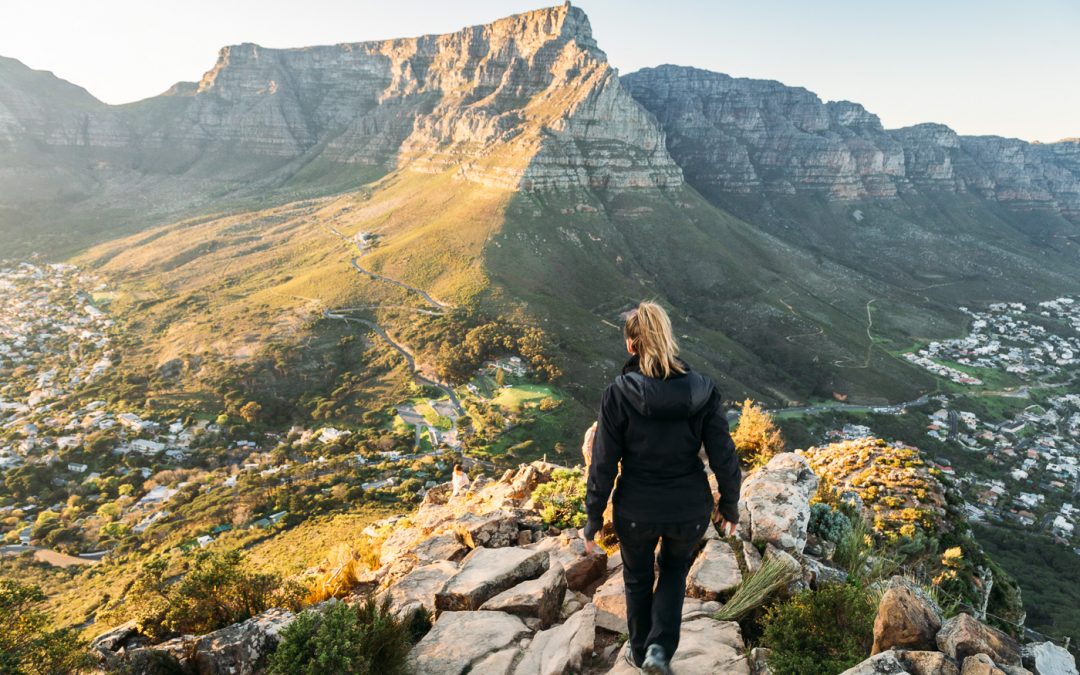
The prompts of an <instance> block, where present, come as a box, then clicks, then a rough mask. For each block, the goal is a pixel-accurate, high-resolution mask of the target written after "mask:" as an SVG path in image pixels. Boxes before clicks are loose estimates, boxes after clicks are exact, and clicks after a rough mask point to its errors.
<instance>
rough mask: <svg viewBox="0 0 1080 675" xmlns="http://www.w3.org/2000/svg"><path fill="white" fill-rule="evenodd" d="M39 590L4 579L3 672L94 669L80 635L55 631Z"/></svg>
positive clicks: (0, 588) (48, 674)
mask: <svg viewBox="0 0 1080 675" xmlns="http://www.w3.org/2000/svg"><path fill="white" fill-rule="evenodd" d="M44 601H45V594H44V593H42V592H41V589H40V588H38V587H37V586H28V585H25V584H21V583H19V582H17V581H14V580H11V579H0V672H3V673H10V674H11V675H23V674H25V675H31V674H33V675H38V674H41V675H54V674H55V675H60V674H61V673H73V672H77V671H80V670H82V669H83V668H88V667H89V666H90V655H89V653H88V652H86V651H85V647H86V645H85V644H84V643H83V642H82V641H81V640H80V639H79V637H78V634H77V633H75V632H74V631H72V630H69V629H60V630H52V629H50V628H49V626H51V625H52V624H53V619H52V618H51V617H50V616H49V615H48V614H46V613H45V612H43V611H41V609H40V608H39V605H41V603H43V602H44Z"/></svg>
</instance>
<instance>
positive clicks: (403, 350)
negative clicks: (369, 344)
mask: <svg viewBox="0 0 1080 675" xmlns="http://www.w3.org/2000/svg"><path fill="white" fill-rule="evenodd" d="M343 311H347V310H333V311H332V310H329V309H328V310H325V311H324V312H323V316H325V317H326V318H327V319H338V320H340V321H344V322H346V323H348V322H349V321H356V322H358V323H362V324H364V325H365V326H367V327H368V328H370V329H371V330H373V331H375V333H376V334H377V335H378V336H379V337H381V338H382V339H383V340H385V341H386V343H387V344H388V345H390V346H391V347H393V348H394V349H395V350H397V352H398V353H399V354H401V355H402V356H403V357H405V362H406V363H408V364H409V370H411V371H412V375H413V379H415V380H416V381H417V382H419V383H420V384H426V385H430V386H432V387H436V388H438V389H440V390H442V391H443V392H445V393H446V395H447V396H448V397H450V404H451V405H452V406H454V410H455V411H456V412H457V414H458V415H464V414H465V411H464V409H463V408H462V407H461V402H460V401H458V397H457V394H455V393H454V390H453V388H452V387H450V385H448V384H445V383H443V382H439V381H437V380H432V379H430V378H428V377H425V376H423V375H421V374H420V371H419V369H418V368H417V367H416V357H415V356H413V353H412V350H410V349H409V348H408V347H406V346H405V345H403V344H401V343H399V342H396V341H395V340H394V339H393V338H392V337H390V335H388V334H387V332H386V329H384V328H383V327H382V326H380V325H379V324H377V323H375V322H374V321H372V320H370V319H361V318H359V317H353V316H345V315H344V314H341V313H340V312H343Z"/></svg>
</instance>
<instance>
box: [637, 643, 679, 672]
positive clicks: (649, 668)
mask: <svg viewBox="0 0 1080 675" xmlns="http://www.w3.org/2000/svg"><path fill="white" fill-rule="evenodd" d="M641 672H642V673H645V675H675V673H674V672H673V671H672V670H671V664H669V663H668V659H667V654H665V653H664V648H663V647H661V646H660V645H649V648H648V649H646V650H645V661H644V662H643V663H642V664H641Z"/></svg>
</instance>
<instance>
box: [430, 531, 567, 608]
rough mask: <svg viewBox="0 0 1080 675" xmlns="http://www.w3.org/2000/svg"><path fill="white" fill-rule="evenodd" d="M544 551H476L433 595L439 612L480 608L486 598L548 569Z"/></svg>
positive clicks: (514, 548)
mask: <svg viewBox="0 0 1080 675" xmlns="http://www.w3.org/2000/svg"><path fill="white" fill-rule="evenodd" d="M548 564H549V563H548V554H547V551H530V550H528V549H524V548H517V547H510V548H503V549H494V548H478V549H475V550H473V551H472V553H470V554H469V555H468V556H466V557H465V559H464V560H463V561H462V563H461V569H459V570H458V571H457V573H456V574H454V576H452V577H450V578H449V579H447V580H446V583H445V584H444V585H443V587H442V588H441V589H439V591H438V592H436V593H435V608H436V609H437V610H438V611H447V610H453V611H456V610H467V609H479V608H480V605H482V604H484V602H486V601H487V600H488V599H489V598H491V597H493V596H495V595H497V594H499V593H502V592H503V591H505V590H506V589H508V588H510V587H512V586H515V585H517V584H519V583H521V582H522V581H525V580H527V579H535V578H536V577H538V576H540V575H541V574H543V573H544V571H546V570H547V569H548Z"/></svg>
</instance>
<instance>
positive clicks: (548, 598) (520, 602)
mask: <svg viewBox="0 0 1080 675" xmlns="http://www.w3.org/2000/svg"><path fill="white" fill-rule="evenodd" d="M565 596H566V575H565V574H563V568H562V565H560V564H559V563H558V562H557V561H556V562H552V563H551V566H550V567H549V568H548V570H547V571H546V572H544V573H543V574H541V575H540V576H539V577H537V578H536V579H530V580H528V581H523V582H521V583H520V584H518V585H516V586H512V587H510V588H508V589H506V590H505V591H503V592H502V593H499V594H498V595H495V596H494V597H492V598H489V599H488V600H487V601H486V602H484V604H482V605H480V609H490V610H493V611H499V612H508V613H510V614H515V615H517V616H520V617H522V618H525V617H535V618H537V619H539V620H540V626H541V627H542V628H547V627H548V626H550V625H551V624H552V623H554V622H555V621H557V620H558V618H559V610H560V609H562V602H563V598H564V597H565Z"/></svg>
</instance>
